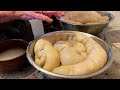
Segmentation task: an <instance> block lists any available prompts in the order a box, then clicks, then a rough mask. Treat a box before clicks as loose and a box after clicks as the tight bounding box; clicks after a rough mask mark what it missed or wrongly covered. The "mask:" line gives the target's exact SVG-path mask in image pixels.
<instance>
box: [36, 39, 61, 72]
mask: <svg viewBox="0 0 120 90" xmlns="http://www.w3.org/2000/svg"><path fill="white" fill-rule="evenodd" d="M34 50H35V63H36V64H37V65H38V66H40V67H43V68H44V69H46V70H48V71H52V70H53V69H54V68H56V67H58V66H59V65H60V57H59V54H58V52H57V51H56V50H55V49H54V48H53V46H52V44H51V43H50V42H48V41H46V40H44V39H40V40H38V41H37V42H36V44H35V48H34Z"/></svg>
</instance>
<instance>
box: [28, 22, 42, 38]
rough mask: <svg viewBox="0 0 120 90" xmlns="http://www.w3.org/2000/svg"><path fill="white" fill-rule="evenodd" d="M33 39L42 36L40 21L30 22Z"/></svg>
mask: <svg viewBox="0 0 120 90" xmlns="http://www.w3.org/2000/svg"><path fill="white" fill-rule="evenodd" d="M30 23H31V26H32V30H33V34H34V38H37V37H39V36H41V35H43V34H44V27H43V23H42V21H41V20H30Z"/></svg>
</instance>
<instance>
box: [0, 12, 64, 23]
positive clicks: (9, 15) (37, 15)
mask: <svg viewBox="0 0 120 90" xmlns="http://www.w3.org/2000/svg"><path fill="white" fill-rule="evenodd" d="M52 15H54V16H56V17H57V18H60V17H62V16H63V15H64V13H63V12H61V11H0V23H3V22H9V21H12V20H17V19H18V20H32V19H38V20H43V21H46V22H52V21H53V20H52V19H51V18H50V17H51V16H52Z"/></svg>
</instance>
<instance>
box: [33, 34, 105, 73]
mask: <svg viewBox="0 0 120 90" xmlns="http://www.w3.org/2000/svg"><path fill="white" fill-rule="evenodd" d="M34 53H35V63H36V64H37V65H38V66H40V67H42V68H43V69H45V70H48V71H50V72H53V73H57V74H63V75H84V74H90V73H93V72H96V71H97V70H99V69H100V68H102V67H103V66H104V65H105V63H106V61H107V54H106V51H105V50H104V49H103V48H102V47H101V46H100V45H99V44H98V43H97V42H96V41H94V40H93V39H92V38H90V37H88V36H86V35H84V34H82V33H72V34H60V35H55V36H53V37H52V36H48V37H45V38H42V39H39V40H38V41H37V42H36V44H35V47H34Z"/></svg>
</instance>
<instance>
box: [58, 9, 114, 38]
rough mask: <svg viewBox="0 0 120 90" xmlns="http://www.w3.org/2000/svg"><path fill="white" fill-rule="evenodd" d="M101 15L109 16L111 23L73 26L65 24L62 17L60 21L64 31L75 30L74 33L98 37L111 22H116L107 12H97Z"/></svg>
mask: <svg viewBox="0 0 120 90" xmlns="http://www.w3.org/2000/svg"><path fill="white" fill-rule="evenodd" d="M67 12H68V11H66V12H65V13H67ZM97 12H98V13H99V14H101V15H104V16H108V17H109V22H107V23H103V24H102V23H101V24H81V25H80V24H79V25H77V24H71V23H68V22H65V21H64V19H63V17H64V16H63V17H61V18H60V19H58V20H59V22H60V25H61V27H62V29H63V30H73V31H80V32H86V33H89V34H93V35H96V36H99V34H100V33H101V32H102V31H103V30H104V29H105V28H106V27H107V26H108V25H109V23H110V22H111V21H113V20H114V18H115V17H114V16H113V15H112V14H111V13H109V12H105V11H97Z"/></svg>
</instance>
